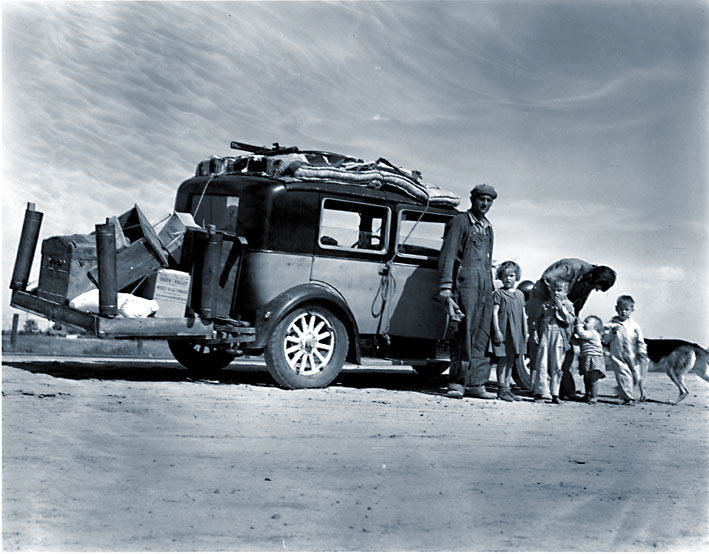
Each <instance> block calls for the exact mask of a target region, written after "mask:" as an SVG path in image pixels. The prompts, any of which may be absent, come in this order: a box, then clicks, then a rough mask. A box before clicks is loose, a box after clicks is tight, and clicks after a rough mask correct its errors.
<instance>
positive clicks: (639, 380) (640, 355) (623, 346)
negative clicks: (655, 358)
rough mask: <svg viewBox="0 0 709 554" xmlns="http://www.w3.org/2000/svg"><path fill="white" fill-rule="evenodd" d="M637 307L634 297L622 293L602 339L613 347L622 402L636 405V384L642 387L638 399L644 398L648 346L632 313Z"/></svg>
mask: <svg viewBox="0 0 709 554" xmlns="http://www.w3.org/2000/svg"><path fill="white" fill-rule="evenodd" d="M634 310H635V300H634V299H633V297H632V296H628V295H625V294H624V295H623V296H619V297H618V300H617V301H616V305H615V311H616V314H617V315H615V316H613V317H612V318H611V321H610V324H609V325H608V328H607V330H606V332H605V333H604V335H603V342H604V343H605V344H607V345H608V347H609V348H610V354H611V367H612V368H613V371H614V372H615V379H616V381H617V382H618V388H619V389H620V396H621V398H622V399H623V404H625V405H634V404H635V387H636V386H637V387H638V388H639V389H640V397H639V400H640V401H641V402H643V401H645V386H644V377H645V374H646V372H647V365H648V357H647V345H646V344H645V339H644V338H643V332H642V329H640V325H638V324H637V323H636V322H635V320H634V319H633V318H632V317H630V314H632V313H633V311H634Z"/></svg>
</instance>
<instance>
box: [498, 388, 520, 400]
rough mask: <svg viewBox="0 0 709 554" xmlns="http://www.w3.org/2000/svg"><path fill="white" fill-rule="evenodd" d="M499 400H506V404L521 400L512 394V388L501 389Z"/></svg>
mask: <svg viewBox="0 0 709 554" xmlns="http://www.w3.org/2000/svg"><path fill="white" fill-rule="evenodd" d="M497 399H498V400H504V401H505V402H514V401H515V400H520V398H519V397H518V396H517V397H516V396H515V395H514V394H512V391H511V390H510V387H500V390H499V392H498V393H497Z"/></svg>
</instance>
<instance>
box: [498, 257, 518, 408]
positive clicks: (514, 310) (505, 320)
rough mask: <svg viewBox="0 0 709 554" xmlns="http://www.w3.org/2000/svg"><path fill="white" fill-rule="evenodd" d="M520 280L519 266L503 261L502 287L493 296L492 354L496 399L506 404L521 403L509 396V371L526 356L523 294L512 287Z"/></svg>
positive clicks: (510, 372) (513, 396)
mask: <svg viewBox="0 0 709 554" xmlns="http://www.w3.org/2000/svg"><path fill="white" fill-rule="evenodd" d="M520 277H521V269H520V267H519V265H518V264H517V263H515V262H513V261H506V262H502V263H501V264H500V265H499V266H498V268H497V278H498V279H499V280H500V281H502V288H501V289H497V290H496V291H495V292H493V293H492V300H493V303H494V304H493V308H492V330H493V336H492V343H493V344H492V353H493V354H494V355H495V357H496V358H497V384H498V385H499V389H498V393H497V398H498V399H500V400H504V401H506V402H513V401H515V400H520V398H519V397H518V396H515V395H514V394H512V391H511V389H510V380H511V378H512V370H513V368H514V367H515V364H516V363H517V361H518V359H519V358H520V356H524V354H526V353H527V314H526V312H525V311H524V303H525V298H524V293H522V291H520V290H517V289H516V288H514V286H515V283H516V282H517V281H519V279H520Z"/></svg>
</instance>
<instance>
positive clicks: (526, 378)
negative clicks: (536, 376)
mask: <svg viewBox="0 0 709 554" xmlns="http://www.w3.org/2000/svg"><path fill="white" fill-rule="evenodd" d="M512 379H514V382H515V383H517V386H518V387H520V388H522V389H525V390H528V391H531V390H532V372H531V371H530V369H529V360H527V359H526V358H525V357H524V356H520V357H518V358H517V363H516V364H515V366H514V368H513V369H512Z"/></svg>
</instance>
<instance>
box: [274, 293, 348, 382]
mask: <svg viewBox="0 0 709 554" xmlns="http://www.w3.org/2000/svg"><path fill="white" fill-rule="evenodd" d="M348 346H349V338H348V336H347V331H346V329H345V326H344V324H343V323H342V321H341V320H340V319H339V318H338V317H337V316H336V315H335V314H334V313H332V312H331V311H330V310H328V309H327V308H324V307H321V306H304V307H301V308H296V309H295V310H293V311H292V312H290V313H288V314H286V315H285V317H284V318H283V319H282V320H281V321H279V322H278V325H276V327H275V329H274V330H273V333H272V334H271V337H270V338H269V340H268V342H267V344H266V348H265V349H264V357H265V359H266V366H267V367H268V370H269V372H270V373H271V375H272V376H273V378H274V379H275V380H276V382H278V384H279V385H281V386H284V387H287V388H290V389H302V388H318V387H326V386H327V385H329V384H330V383H331V382H332V381H333V379H335V377H337V375H338V374H339V373H340V370H341V369H342V364H343V363H344V362H345V356H346V355H347V349H348Z"/></svg>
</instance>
